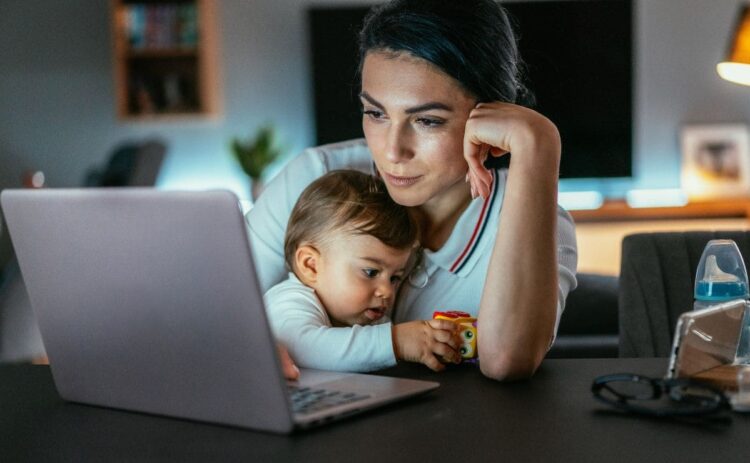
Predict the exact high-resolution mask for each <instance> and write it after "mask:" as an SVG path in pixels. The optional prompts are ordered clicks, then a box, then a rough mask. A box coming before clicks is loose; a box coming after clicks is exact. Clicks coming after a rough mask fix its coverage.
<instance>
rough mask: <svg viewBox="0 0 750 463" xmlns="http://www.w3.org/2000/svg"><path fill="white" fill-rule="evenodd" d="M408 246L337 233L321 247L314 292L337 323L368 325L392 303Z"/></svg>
mask: <svg viewBox="0 0 750 463" xmlns="http://www.w3.org/2000/svg"><path fill="white" fill-rule="evenodd" d="M409 255H410V250H409V249H394V248H392V247H389V246H386V245H385V244H383V243H382V242H381V241H380V240H378V239H377V238H375V237H372V236H370V235H358V234H352V233H339V234H338V235H337V236H336V237H335V238H334V239H332V240H331V241H330V242H328V243H327V244H325V245H324V246H322V249H320V258H319V259H320V260H319V264H318V281H317V282H316V284H315V285H314V286H313V287H314V289H315V292H316V293H317V295H318V297H319V298H320V300H321V302H322V303H323V305H324V306H325V308H326V310H327V311H328V315H329V316H330V317H331V322H332V323H333V324H334V325H338V326H351V325H367V324H370V323H372V322H374V321H376V320H379V319H380V318H382V317H383V316H384V315H386V312H388V311H389V310H390V309H391V307H392V306H393V301H394V299H395V296H396V290H397V289H398V285H399V284H400V283H401V279H402V278H403V277H404V273H405V272H406V265H407V261H408V260H409Z"/></svg>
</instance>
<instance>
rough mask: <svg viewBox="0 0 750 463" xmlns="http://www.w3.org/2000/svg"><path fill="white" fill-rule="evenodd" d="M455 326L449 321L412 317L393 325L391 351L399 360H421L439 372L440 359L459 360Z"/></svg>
mask: <svg viewBox="0 0 750 463" xmlns="http://www.w3.org/2000/svg"><path fill="white" fill-rule="evenodd" d="M460 345H461V339H460V336H459V332H458V326H457V325H456V324H455V323H453V322H451V321H448V320H415V321H413V322H406V323H399V324H398V325H393V351H394V353H395V354H396V358H397V359H398V360H406V361H408V362H420V363H423V364H425V365H427V367H429V368H430V369H431V370H434V371H441V370H443V369H444V368H445V365H444V364H443V362H441V361H440V360H441V359H442V360H444V361H446V362H452V363H460V362H461V354H459V353H458V348H459V346H460Z"/></svg>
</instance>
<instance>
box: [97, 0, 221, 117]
mask: <svg viewBox="0 0 750 463" xmlns="http://www.w3.org/2000/svg"><path fill="white" fill-rule="evenodd" d="M111 4H112V36H113V42H114V43H113V46H114V53H113V56H114V83H115V104H116V112H117V116H118V118H119V119H121V120H131V121H139V120H143V121H148V120H172V119H174V120H183V119H185V118H211V117H216V116H218V115H219V113H220V104H219V102H220V95H219V92H220V87H219V85H218V79H219V77H218V76H219V63H218V55H219V50H218V41H217V35H216V1H215V0H111Z"/></svg>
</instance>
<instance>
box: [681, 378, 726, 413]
mask: <svg viewBox="0 0 750 463" xmlns="http://www.w3.org/2000/svg"><path fill="white" fill-rule="evenodd" d="M669 398H670V399H672V400H673V401H674V402H676V403H679V404H681V405H682V406H683V407H685V408H688V407H692V408H699V409H705V408H716V407H718V406H719V405H720V404H721V402H722V401H723V400H724V398H723V396H722V394H721V393H720V392H719V391H715V390H713V389H709V388H706V387H701V386H699V385H694V384H677V385H670V386H669Z"/></svg>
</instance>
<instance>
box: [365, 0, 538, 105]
mask: <svg viewBox="0 0 750 463" xmlns="http://www.w3.org/2000/svg"><path fill="white" fill-rule="evenodd" d="M370 51H384V52H391V53H396V54H399V53H408V54H410V55H413V56H416V57H418V58H421V59H424V60H426V61H428V62H430V63H432V64H434V65H435V66H437V67H438V68H439V69H441V70H442V71H443V72H445V73H446V74H448V75H449V76H451V77H453V78H454V79H456V80H457V81H458V82H459V83H460V84H461V85H463V87H464V88H465V89H466V90H468V91H469V92H470V93H471V94H473V95H474V96H475V97H476V98H477V100H478V101H480V102H490V101H503V102H509V103H519V104H531V102H532V100H533V98H532V97H531V94H530V93H529V92H528V90H527V89H526V87H525V86H524V84H523V83H522V79H521V74H522V71H521V68H522V65H521V61H520V56H519V54H518V47H517V45H516V37H515V35H514V33H513V29H512V27H511V24H510V21H509V19H508V15H507V13H506V11H505V9H504V8H503V7H502V6H500V5H499V4H497V3H496V2H495V1H493V0H393V1H390V2H388V3H386V4H384V5H380V6H376V7H374V8H373V9H372V10H370V12H369V13H368V14H367V16H366V17H365V20H364V24H363V25H362V29H361V30H360V33H359V71H360V73H361V71H362V65H363V63H364V60H365V56H366V55H367V53H368V52H370Z"/></svg>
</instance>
